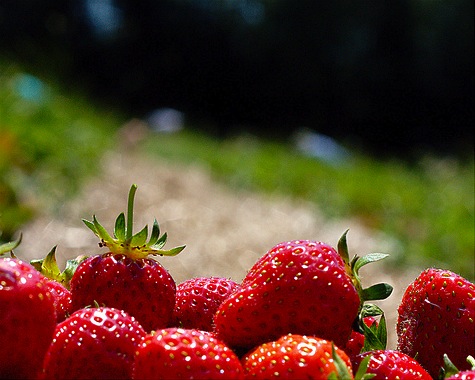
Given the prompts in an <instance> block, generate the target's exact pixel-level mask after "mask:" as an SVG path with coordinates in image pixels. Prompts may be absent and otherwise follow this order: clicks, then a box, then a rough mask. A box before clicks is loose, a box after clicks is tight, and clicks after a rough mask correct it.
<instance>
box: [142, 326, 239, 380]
mask: <svg viewBox="0 0 475 380" xmlns="http://www.w3.org/2000/svg"><path fill="white" fill-rule="evenodd" d="M242 378H243V370H242V366H241V363H240V361H239V358H238V357H237V356H236V355H235V354H234V352H233V351H232V350H231V349H230V348H228V347H227V346H226V345H225V344H224V343H222V342H221V341H219V340H218V339H217V338H216V337H215V336H214V334H212V333H209V332H204V331H199V330H196V329H181V328H175V327H172V328H168V329H162V330H158V331H156V332H155V333H154V334H150V335H147V336H146V337H145V338H144V339H143V341H142V343H141V344H140V346H139V348H138V349H137V353H136V356H135V364H134V379H135V380H139V379H226V380H228V379H242Z"/></svg>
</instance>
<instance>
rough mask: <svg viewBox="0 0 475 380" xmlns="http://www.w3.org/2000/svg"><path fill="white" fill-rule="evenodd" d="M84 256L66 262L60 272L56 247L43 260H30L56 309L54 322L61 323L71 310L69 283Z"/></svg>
mask: <svg viewBox="0 0 475 380" xmlns="http://www.w3.org/2000/svg"><path fill="white" fill-rule="evenodd" d="M85 258H86V257H85V256H79V257H77V258H76V259H72V260H68V261H67V262H66V268H65V269H64V271H63V272H61V271H60V269H59V267H58V263H57V261H56V246H55V247H53V249H52V250H51V251H50V252H49V253H48V254H47V255H46V257H45V258H44V259H39V260H31V262H30V264H31V265H33V266H34V267H35V268H36V269H37V270H38V271H39V272H40V273H41V274H42V275H43V276H45V277H44V282H45V284H46V286H47V287H48V289H49V291H50V292H51V295H52V296H53V299H54V306H55V309H56V322H58V323H59V322H62V321H64V320H65V319H66V317H68V316H69V315H70V314H71V313H72V311H73V309H72V300H71V292H70V291H69V281H70V280H71V276H72V275H73V273H74V271H75V270H76V268H77V266H78V265H79V263H80V262H81V261H82V260H84V259H85Z"/></svg>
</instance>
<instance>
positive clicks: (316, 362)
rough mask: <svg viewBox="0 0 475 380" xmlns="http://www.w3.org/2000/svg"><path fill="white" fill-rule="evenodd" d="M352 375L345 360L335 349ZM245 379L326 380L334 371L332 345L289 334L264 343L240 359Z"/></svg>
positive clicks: (314, 338)
mask: <svg viewBox="0 0 475 380" xmlns="http://www.w3.org/2000/svg"><path fill="white" fill-rule="evenodd" d="M335 349H336V352H337V354H338V355H339V356H340V358H341V359H342V360H343V361H344V362H345V363H346V365H347V368H348V372H349V373H350V374H351V373H352V370H351V364H350V359H349V358H348V356H347V355H346V354H345V352H343V351H342V350H340V349H339V348H337V347H335ZM241 361H242V365H243V368H244V374H245V378H246V379H273V378H275V379H314V380H318V379H327V378H328V376H329V375H330V374H331V373H332V372H335V371H336V368H335V365H334V362H333V358H332V344H331V342H329V341H327V340H324V339H320V338H317V337H309V336H302V335H295V334H288V335H285V336H283V337H281V338H279V339H278V340H276V341H273V342H267V343H263V344H261V345H260V346H258V347H257V348H255V349H253V350H251V351H250V352H248V353H247V354H246V355H245V356H244V357H243V358H242V359H241Z"/></svg>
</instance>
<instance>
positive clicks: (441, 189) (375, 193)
mask: <svg viewBox="0 0 475 380" xmlns="http://www.w3.org/2000/svg"><path fill="white" fill-rule="evenodd" d="M147 144H148V146H147V149H148V150H149V151H150V152H153V154H156V155H159V156H160V157H161V158H162V159H167V160H170V161H182V162H188V163H191V162H193V163H199V164H202V165H205V166H207V167H209V168H210V169H211V171H212V173H213V174H214V175H215V176H216V178H219V179H220V180H223V181H226V182H227V183H228V184H230V185H232V186H235V187H238V188H246V189H251V190H259V191H265V192H268V193H280V194H284V195H290V196H292V197H295V198H304V199H308V200H311V201H313V202H315V203H316V204H317V205H318V206H319V207H320V208H321V210H322V211H323V212H324V213H326V216H327V217H328V218H332V217H348V216H355V217H357V218H358V219H359V220H360V221H361V222H362V223H364V224H365V225H366V226H368V227H371V228H374V229H377V230H381V231H384V232H385V233H387V234H388V236H389V237H391V238H393V239H394V245H395V251H394V252H390V254H391V256H390V258H389V260H390V261H392V262H393V263H394V262H398V264H406V265H433V266H439V267H447V268H449V269H451V270H453V271H456V272H459V273H460V274H462V275H464V276H465V277H467V278H469V279H470V278H473V272H472V271H473V267H474V265H473V263H474V256H473V255H474V228H473V226H474V176H473V173H474V163H473V160H472V161H471V162H468V163H460V162H459V161H456V160H451V159H447V158H444V159H442V158H433V157H425V158H423V159H421V160H420V162H418V163H417V164H414V165H413V166H409V165H408V164H407V163H404V162H401V161H397V160H389V161H378V160H374V159H372V158H369V157H367V156H363V155H358V154H354V156H353V157H352V159H351V160H350V161H349V162H348V163H346V164H345V163H344V164H341V165H330V164H328V163H325V162H322V161H318V160H315V159H312V158H309V157H305V156H303V155H301V154H300V153H298V152H297V151H296V150H295V149H294V148H292V147H291V145H290V144H283V143H276V142H271V141H263V140H259V139H256V138H253V137H252V136H240V137H237V138H234V139H227V140H224V141H221V140H218V139H213V138H209V137H206V136H203V135H202V134H196V133H193V132H189V131H183V132H181V133H179V134H173V135H157V136H156V138H155V139H152V140H150V141H148V142H147Z"/></svg>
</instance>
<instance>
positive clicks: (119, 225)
mask: <svg viewBox="0 0 475 380" xmlns="http://www.w3.org/2000/svg"><path fill="white" fill-rule="evenodd" d="M136 191H137V185H136V184H133V185H132V186H131V188H130V191H129V197H128V203H127V220H126V218H125V214H124V213H121V214H120V215H119V216H118V217H117V219H116V221H115V227H114V234H113V236H111V235H110V234H109V233H108V232H107V231H106V229H105V228H104V227H103V226H102V225H101V224H100V223H99V222H98V221H97V219H96V216H95V215H93V219H92V221H89V220H86V219H83V220H82V221H83V222H84V224H85V225H86V226H87V227H88V228H89V229H90V230H91V231H92V232H94V234H95V235H96V236H97V237H98V238H99V239H101V241H100V243H99V246H100V247H104V246H105V247H107V248H108V249H109V250H110V252H112V253H114V254H124V255H126V256H127V257H129V258H131V259H134V260H135V259H143V258H146V257H147V256H149V255H159V256H176V255H177V254H179V253H180V252H181V251H182V250H183V249H184V248H185V246H184V245H182V246H179V247H175V248H172V249H169V250H164V249H163V247H164V245H165V243H166V241H167V233H164V234H163V235H162V236H160V227H159V224H158V222H157V220H156V219H154V222H153V227H152V232H151V234H150V238H149V240H148V242H147V237H148V226H147V225H146V226H145V227H144V228H143V229H142V230H140V231H139V232H137V233H136V234H133V232H132V230H133V212H134V197H135V192H136Z"/></svg>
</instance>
